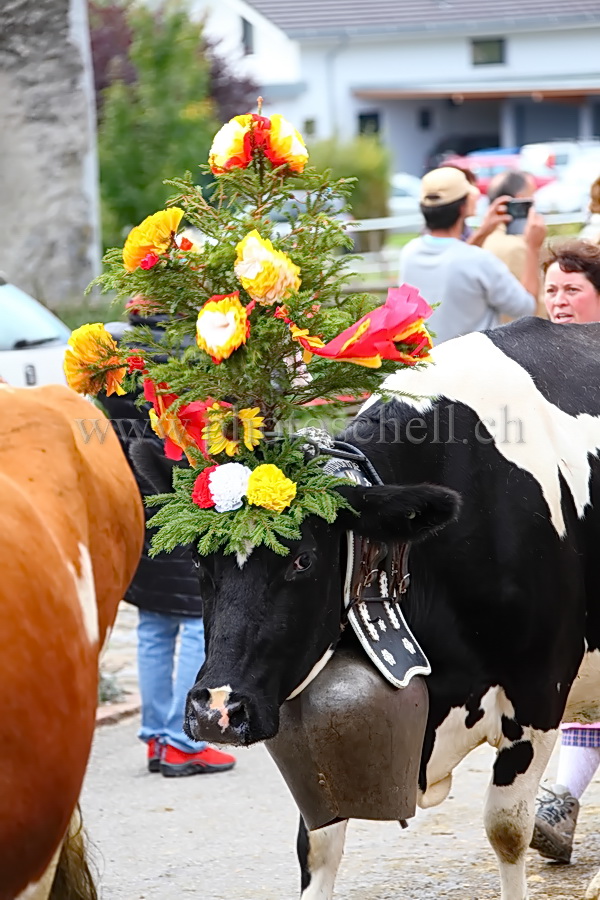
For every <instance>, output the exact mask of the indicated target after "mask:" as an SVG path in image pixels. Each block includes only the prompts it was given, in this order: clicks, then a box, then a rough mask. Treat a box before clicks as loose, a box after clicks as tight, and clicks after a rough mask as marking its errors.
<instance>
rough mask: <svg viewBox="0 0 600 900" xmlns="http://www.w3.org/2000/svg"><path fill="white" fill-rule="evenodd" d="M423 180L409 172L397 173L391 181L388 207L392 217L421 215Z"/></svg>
mask: <svg viewBox="0 0 600 900" xmlns="http://www.w3.org/2000/svg"><path fill="white" fill-rule="evenodd" d="M420 196H421V179H420V178H417V177H416V175H409V174H408V172H396V174H395V175H392V177H391V179H390V196H389V199H388V207H389V211H390V216H402V215H407V214H411V215H415V214H418V213H420V209H419V198H420Z"/></svg>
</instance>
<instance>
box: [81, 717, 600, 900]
mask: <svg viewBox="0 0 600 900" xmlns="http://www.w3.org/2000/svg"><path fill="white" fill-rule="evenodd" d="M136 728H137V722H136V721H135V720H134V721H131V720H130V721H127V722H124V723H121V724H119V725H109V726H104V727H103V728H100V729H98V732H97V735H96V741H95V745H94V751H93V755H92V759H91V761H90V766H89V770H88V776H87V780H86V785H85V790H84V799H83V812H84V820H85V824H86V826H87V828H88V831H89V833H90V836H91V838H92V840H93V842H94V844H95V850H94V853H95V859H96V863H97V866H98V870H99V884H100V896H101V898H102V900H185V898H188V897H189V898H194V900H294V898H297V897H298V895H299V890H298V882H299V879H298V870H297V864H296V859H295V849H294V847H295V835H296V810H295V807H294V804H293V802H292V800H291V799H290V797H289V795H288V793H287V788H286V786H285V784H284V783H283V781H282V779H281V777H280V775H279V773H278V771H277V769H276V767H275V765H274V763H273V762H272V761H271V759H270V757H269V756H268V754H267V753H266V751H265V750H264V749H263V748H262V747H255V748H252V749H250V750H243V751H241V752H239V753H238V765H237V767H236V768H235V769H234V770H233V771H231V772H227V773H222V774H219V775H206V776H194V777H192V778H180V779H167V778H163V777H162V776H160V775H150V774H149V773H147V772H146V771H145V768H144V760H143V747H142V745H141V744H139V742H138V741H137V740H136V738H135V732H136ZM492 759H493V751H492V750H491V749H490V748H487V747H486V748H483V747H482V748H480V749H479V750H477V751H476V752H475V753H473V754H471V756H470V757H469V758H468V759H467V760H466V761H465V762H463V764H462V765H461V766H460V767H459V768H458V769H457V772H456V776H455V781H454V785H453V788H452V791H451V795H450V798H449V799H448V800H447V801H445V803H443V804H442V805H441V806H440V807H437V809H433V810H426V811H421V812H419V813H418V814H417V816H416V818H414V819H412V820H411V822H410V826H409V828H408V829H406V830H405V831H401V829H400V827H399V826H398V825H396V824H395V823H390V822H385V823H383V822H363V821H355V822H353V823H351V827H350V829H349V834H348V840H347V844H346V854H345V857H344V860H343V862H342V866H341V869H340V874H339V877H338V881H337V886H336V895H335V896H336V898H337V900H341V898H344V900H441V898H444V900H497V898H498V897H499V888H498V879H497V875H496V867H495V857H494V855H493V853H492V851H491V849H490V848H489V846H488V844H487V841H486V837H485V833H484V830H483V825H482V804H483V795H484V792H485V787H486V784H487V781H488V778H489V772H490V767H491V762H492ZM554 765H555V763H554ZM550 774H553V773H552V769H551V770H550ZM599 824H600V779H599V780H598V782H597V783H596V784H594V785H592V787H591V788H590V789H589V790H588V794H587V796H586V798H585V803H584V804H583V807H582V811H581V813H580V824H579V828H578V835H577V838H576V849H575V853H574V864H573V865H571V866H556V865H553V864H548V863H545V862H543V861H542V860H541V859H540V857H539V856H538V855H537V854H536V853H535V852H534V851H530V865H529V873H530V879H529V881H530V893H531V900H578V898H582V897H583V895H584V892H585V886H586V885H587V882H588V881H589V880H590V879H591V877H592V876H593V875H594V874H595V872H596V869H597V868H598V866H600V834H599V833H598V832H599V829H598V825H599Z"/></svg>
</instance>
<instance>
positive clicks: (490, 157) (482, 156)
mask: <svg viewBox="0 0 600 900" xmlns="http://www.w3.org/2000/svg"><path fill="white" fill-rule="evenodd" d="M446 165H453V166H458V167H459V168H461V169H470V170H471V171H472V172H473V174H474V175H475V177H476V178H477V187H478V188H479V190H480V191H481V193H482V194H487V192H488V189H489V186H490V181H491V180H492V178H494V177H495V176H496V175H503V174H504V173H505V172H510V171H511V169H521V168H523V167H522V166H521V158H520V156H519V154H518V153H504V154H502V153H496V152H492V151H487V150H486V151H483V152H477V153H469V154H468V155H467V156H462V157H453V158H451V159H448V160H446ZM527 171H528V172H529V173H530V174H531V175H532V176H533V179H534V181H535V186H536V190H537V189H539V188H541V187H543V186H544V185H546V184H549V183H550V182H551V181H554V179H555V178H556V175H555V173H554V172H553V171H552V170H551V169H549V168H548V167H547V166H545V165H543V164H542V163H540V162H537V163H536V164H535V165H534V164H532V165H531V166H528V167H527Z"/></svg>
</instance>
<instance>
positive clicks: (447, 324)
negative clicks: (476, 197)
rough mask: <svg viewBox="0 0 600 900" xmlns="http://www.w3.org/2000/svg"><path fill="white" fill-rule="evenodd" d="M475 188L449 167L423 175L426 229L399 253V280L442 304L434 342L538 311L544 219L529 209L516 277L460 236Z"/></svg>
mask: <svg viewBox="0 0 600 900" xmlns="http://www.w3.org/2000/svg"><path fill="white" fill-rule="evenodd" d="M474 192H477V193H478V191H477V188H476V187H473V186H472V185H470V184H469V182H468V180H467V178H466V177H465V175H464V173H463V172H462V171H460V169H455V168H451V167H450V166H445V167H442V168H439V169H433V171H431V172H428V173H427V174H426V175H424V176H423V178H422V179H421V212H422V213H423V216H424V218H425V224H426V226H427V229H428V232H427V234H423V235H421V236H420V237H418V238H415V240H413V241H410V242H409V243H408V244H407V245H406V246H405V247H404V248H403V250H402V254H401V257H400V281H401V282H405V283H407V284H409V285H412V286H413V287H416V288H417V289H418V290H419V292H420V293H421V294H422V296H423V297H424V298H425V299H426V300H427V302H428V303H430V304H432V305H433V304H436V303H437V304H439V305H438V306H437V308H436V309H434V312H433V315H432V316H431V317H430V318H429V319H428V325H430V326H431V329H432V331H433V332H434V333H435V335H436V338H435V340H436V343H441V342H442V341H447V340H450V339H451V338H454V337H459V336H460V335H463V334H468V333H469V332H471V331H485V330H486V329H488V328H495V327H496V326H498V325H499V324H500V321H501V316H502V315H506V316H511V317H517V316H530V315H533V314H534V313H535V311H536V306H537V300H536V297H537V295H538V290H539V254H540V249H541V247H542V244H543V242H544V238H545V236H546V225H545V223H544V220H543V218H542V217H541V216H539V215H538V214H536V213H535V211H534V210H533V207H532V208H531V209H530V210H529V213H528V216H527V220H526V224H525V231H524V234H523V240H524V242H525V246H526V258H525V266H524V271H523V274H522V276H521V278H520V279H517V278H516V277H515V276H514V275H513V274H512V273H511V272H510V271H509V269H508V268H507V266H506V265H505V264H504V263H503V262H502V261H501V260H499V259H497V258H496V257H495V256H494V255H493V254H492V253H490V252H489V250H486V249H483V248H481V247H478V246H476V245H473V244H472V243H467V242H465V241H461V239H460V238H461V235H462V233H463V228H464V222H465V218H466V217H467V216H468V215H469V200H470V196H471V195H472V194H473V193H474ZM507 199H510V198H507ZM499 200H500V198H498V200H497V201H495V202H496V203H497V204H498V205H499ZM502 215H505V213H502Z"/></svg>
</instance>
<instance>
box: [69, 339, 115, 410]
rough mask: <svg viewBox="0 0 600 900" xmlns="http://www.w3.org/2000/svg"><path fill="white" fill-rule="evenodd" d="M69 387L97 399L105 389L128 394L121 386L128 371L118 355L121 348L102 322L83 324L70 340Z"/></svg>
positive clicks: (109, 394)
mask: <svg viewBox="0 0 600 900" xmlns="http://www.w3.org/2000/svg"><path fill="white" fill-rule="evenodd" d="M64 371H65V376H66V379H67V384H68V385H69V387H72V388H73V390H74V391H77V392H78V393H79V394H92V395H93V396H95V395H96V394H98V393H99V392H100V391H102V390H105V391H106V395H107V397H110V396H111V394H124V393H125V390H124V389H123V388H122V387H121V384H122V381H123V379H124V378H125V374H126V372H127V369H126V368H125V366H123V365H122V362H121V359H120V358H119V356H118V355H117V345H116V344H115V342H114V340H113V338H112V337H111V335H110V334H109V333H108V331H107V330H106V328H105V327H104V325H102V323H101V322H95V323H94V324H93V325H81V327H80V328H76V329H75V331H73V332H72V334H71V337H70V338H69V343H68V346H67V350H66V352H65V359H64Z"/></svg>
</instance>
